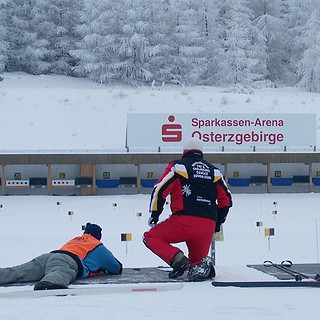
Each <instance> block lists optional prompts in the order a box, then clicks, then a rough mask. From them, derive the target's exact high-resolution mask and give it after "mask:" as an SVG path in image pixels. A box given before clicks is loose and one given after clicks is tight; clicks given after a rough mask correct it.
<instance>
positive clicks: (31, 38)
mask: <svg viewBox="0 0 320 320" xmlns="http://www.w3.org/2000/svg"><path fill="white" fill-rule="evenodd" d="M34 6H35V0H28V1H25V0H12V1H8V2H7V3H6V4H5V5H4V13H5V15H6V17H7V28H8V29H7V36H8V43H9V52H8V64H9V66H10V71H24V72H28V73H33V74H40V73H42V72H45V71H46V70H47V68H48V64H47V63H46V62H45V61H44V59H45V55H46V52H47V50H46V48H45V47H46V44H47V42H46V41H41V40H39V39H38V38H37V33H36V31H35V28H34V27H35V26H34V25H33V24H32V10H33V9H34Z"/></svg>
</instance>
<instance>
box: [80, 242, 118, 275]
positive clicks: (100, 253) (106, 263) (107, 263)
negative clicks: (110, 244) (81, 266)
mask: <svg viewBox="0 0 320 320" xmlns="http://www.w3.org/2000/svg"><path fill="white" fill-rule="evenodd" d="M84 263H85V264H86V265H87V267H88V268H89V269H90V271H91V272H95V271H97V270H99V269H100V270H101V269H102V270H103V271H105V272H106V273H108V274H111V275H115V274H121V273H122V263H121V262H120V261H119V260H118V259H116V258H115V257H114V255H113V254H112V252H111V251H110V250H109V249H107V248H106V247H105V246H104V245H100V246H98V247H97V248H95V249H94V250H93V251H91V252H89V253H88V255H87V257H86V258H85V259H84Z"/></svg>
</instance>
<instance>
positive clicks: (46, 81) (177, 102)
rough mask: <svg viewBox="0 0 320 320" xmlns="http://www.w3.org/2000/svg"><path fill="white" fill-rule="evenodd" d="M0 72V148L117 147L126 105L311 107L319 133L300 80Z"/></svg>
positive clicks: (218, 109)
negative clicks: (145, 79)
mask: <svg viewBox="0 0 320 320" xmlns="http://www.w3.org/2000/svg"><path fill="white" fill-rule="evenodd" d="M2 77H3V78H4V80H3V81H2V82H0V115H1V117H0V129H1V132H2V133H3V134H4V133H5V135H4V136H3V138H2V139H1V140H0V152H8V151H11V150H14V151H32V150H33V151H37V150H38V151H40V152H45V151H59V150H60V151H61V150H63V151H65V152H69V151H71V150H81V151H82V152H85V151H86V150H95V151H98V152H99V151H120V152H122V151H124V150H125V149H124V148H125V136H126V121H127V114H128V113H169V112H170V113H200V114H201V113H215V114H216V113H254V114H259V113H316V114H317V141H318V143H319V141H320V140H319V135H320V133H319V132H320V130H319V129H320V112H319V105H320V95H319V94H314V93H307V92H303V91H301V90H300V89H299V88H292V87H284V88H278V89H261V90H256V91H255V93H254V94H251V95H248V94H236V93H227V92H226V90H225V89H224V88H215V87H203V86H201V87H181V86H166V85H165V86H164V87H139V88H132V87H131V88H130V87H123V86H111V87H110V86H105V85H99V84H97V83H94V82H91V81H89V80H85V79H78V78H69V77H65V76H32V75H27V74H23V73H5V74H3V75H2ZM297 129H300V128H297Z"/></svg>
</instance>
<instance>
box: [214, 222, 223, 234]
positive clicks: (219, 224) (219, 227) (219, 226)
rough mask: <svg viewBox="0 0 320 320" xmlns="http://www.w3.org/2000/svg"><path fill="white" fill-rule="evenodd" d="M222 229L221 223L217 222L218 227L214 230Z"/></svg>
mask: <svg viewBox="0 0 320 320" xmlns="http://www.w3.org/2000/svg"><path fill="white" fill-rule="evenodd" d="M220 231H221V223H217V224H216V229H215V231H214V232H220Z"/></svg>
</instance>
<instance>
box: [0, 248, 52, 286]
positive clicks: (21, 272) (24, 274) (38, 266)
mask: <svg viewBox="0 0 320 320" xmlns="http://www.w3.org/2000/svg"><path fill="white" fill-rule="evenodd" d="M48 257H49V253H45V254H43V255H41V256H38V257H36V258H34V259H32V260H31V261H29V262H26V263H23V264H21V265H18V266H14V267H8V268H0V283H1V284H6V283H15V282H31V281H38V280H40V279H41V278H42V277H43V276H44V274H45V266H46V264H47V260H48Z"/></svg>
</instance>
